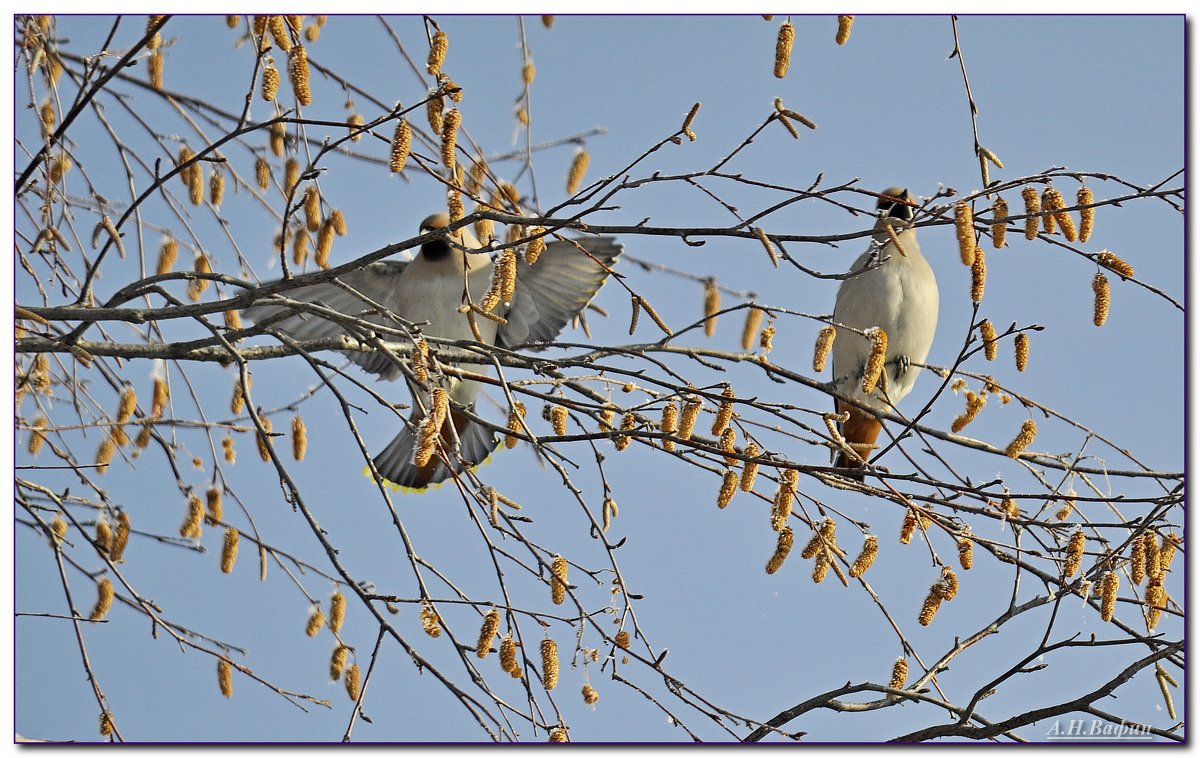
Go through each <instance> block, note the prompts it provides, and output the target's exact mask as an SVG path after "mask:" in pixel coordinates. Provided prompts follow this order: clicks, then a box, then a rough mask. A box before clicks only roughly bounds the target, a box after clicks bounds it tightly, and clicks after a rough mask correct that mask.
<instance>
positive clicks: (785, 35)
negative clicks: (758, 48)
mask: <svg viewBox="0 0 1200 758" xmlns="http://www.w3.org/2000/svg"><path fill="white" fill-rule="evenodd" d="M795 39H796V28H795V27H793V26H792V24H791V22H787V21H785V22H784V23H783V25H782V26H780V27H779V36H778V38H776V40H775V78H776V79H782V78H783V77H785V76H787V71H788V65H789V64H790V63H791V61H792V43H793V42H794V41H795Z"/></svg>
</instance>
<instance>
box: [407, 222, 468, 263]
mask: <svg viewBox="0 0 1200 758" xmlns="http://www.w3.org/2000/svg"><path fill="white" fill-rule="evenodd" d="M449 225H450V215H449V214H447V213H435V214H433V215H432V216H429V217H427V218H426V219H425V220H424V221H422V222H421V230H420V231H421V234H428V233H429V232H442V231H444V230H445V229H446V227H448V226H449ZM454 250H457V251H458V252H459V254H460V255H463V254H465V253H467V252H472V253H475V252H483V251H481V250H480V249H479V241H478V240H476V239H475V235H474V234H472V233H471V230H470V229H468V228H467V227H459V228H458V229H455V230H454V231H453V232H450V233H449V234H443V235H441V236H439V237H438V238H437V239H433V240H430V241H429V242H426V243H425V244H424V245H421V255H422V257H424V258H425V259H426V260H429V261H439V260H442V259H443V258H445V257H446V256H448V255H450V253H451V251H454Z"/></svg>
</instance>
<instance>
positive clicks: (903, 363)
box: [895, 353, 911, 380]
mask: <svg viewBox="0 0 1200 758" xmlns="http://www.w3.org/2000/svg"><path fill="white" fill-rule="evenodd" d="M910 366H911V363H910V362H909V359H908V356H907V355H904V354H903V353H901V354H900V355H897V356H896V372H895V373H896V379H897V380H899V379H900V377H902V376H904V375H905V374H907V373H908V369H909V367H910Z"/></svg>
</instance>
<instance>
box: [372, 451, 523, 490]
mask: <svg viewBox="0 0 1200 758" xmlns="http://www.w3.org/2000/svg"><path fill="white" fill-rule="evenodd" d="M503 444H504V443H503V442H501V443H500V444H498V445H496V450H499V449H500V447H501V446H502V445H503ZM494 455H495V450H493V451H492V452H491V453H489V454H488V457H487V458H484V459H483V461H482V462H481V463H477V464H475V465H474V466H472V467H471V468H470V471H477V470H478V469H479V467H480V466H486V465H487V464H489V463H491V462H492V457H493V456H494ZM362 472H363V476H365V477H366V478H368V479H370V480H371V481H377V482H379V483H380V484H382V485H383V486H385V487H390V488H391V490H392V492H403V493H404V494H406V495H407V494H420V493H422V492H432V491H434V490H438V489H441V488H442V486H443V485H445V484H446V482H448V481H450V478H449V477H447V478H446V479H443V480H442V481H440V482H435V483H433V484H426V485H425V486H424V487H406V486H404V485H403V484H396V483H395V482H393V481H392V480H390V479H387V478H385V477H379V478H376V477H375V475H374V474H372V473H371V467H370V466H363V470H362Z"/></svg>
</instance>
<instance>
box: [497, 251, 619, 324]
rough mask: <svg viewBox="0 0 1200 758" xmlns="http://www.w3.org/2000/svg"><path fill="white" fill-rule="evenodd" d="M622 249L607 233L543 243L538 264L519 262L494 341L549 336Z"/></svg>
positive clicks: (585, 297) (583, 299)
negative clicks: (513, 290)
mask: <svg viewBox="0 0 1200 758" xmlns="http://www.w3.org/2000/svg"><path fill="white" fill-rule="evenodd" d="M577 245H578V246H577ZM579 246H581V247H583V248H584V249H585V250H587V251H588V253H590V254H591V255H588V254H585V253H584V252H583V251H582V250H580V249H579ZM621 250H622V247H621V245H620V244H618V243H617V241H616V240H615V239H613V238H612V237H589V238H585V239H579V240H574V241H571V242H565V241H557V242H552V243H550V244H549V245H547V246H546V249H545V250H544V251H543V252H542V255H541V257H540V258H539V259H538V261H537V263H534V264H533V265H528V264H526V263H524V262H522V263H518V264H517V266H518V268H517V287H516V294H515V295H514V296H513V302H512V305H511V306H510V307H509V309H508V312H507V313H505V314H504V317H505V318H506V319H508V323H507V324H504V325H503V326H501V327H500V331H499V333H498V334H497V337H496V344H498V345H502V346H504V347H515V346H517V345H524V344H528V343H539V342H551V341H553V340H554V338H555V337H557V336H558V333H559V332H560V331H562V328H563V327H564V326H566V325H567V322H568V321H570V320H571V319H573V318H575V316H577V315H579V312H580V311H582V310H583V309H584V307H585V306H586V305H587V304H588V302H589V301H590V300H591V299H592V297H593V296H594V295H595V294H596V292H597V290H599V289H600V286H601V285H603V284H604V280H605V278H606V277H607V276H608V267H611V266H612V265H613V263H614V262H616V260H617V257H618V256H619V255H620V254H621ZM593 257H594V260H593ZM597 261H600V263H597ZM601 263H602V264H604V265H603V266H602V265H600V264H601Z"/></svg>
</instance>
